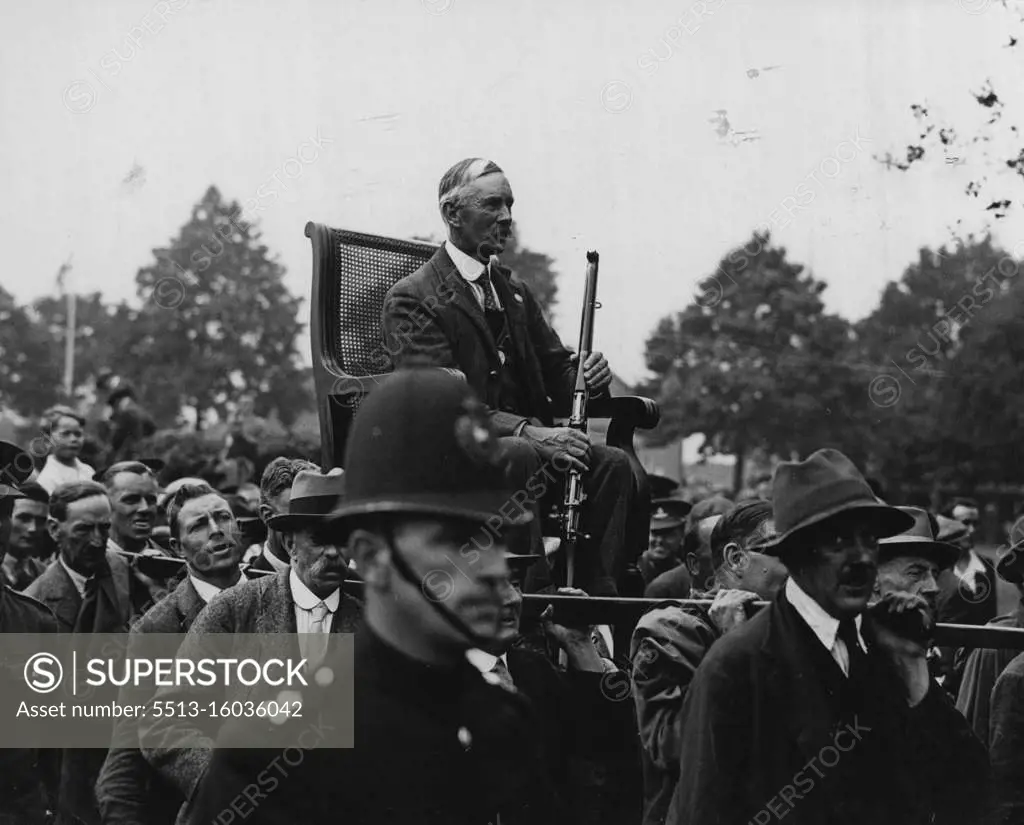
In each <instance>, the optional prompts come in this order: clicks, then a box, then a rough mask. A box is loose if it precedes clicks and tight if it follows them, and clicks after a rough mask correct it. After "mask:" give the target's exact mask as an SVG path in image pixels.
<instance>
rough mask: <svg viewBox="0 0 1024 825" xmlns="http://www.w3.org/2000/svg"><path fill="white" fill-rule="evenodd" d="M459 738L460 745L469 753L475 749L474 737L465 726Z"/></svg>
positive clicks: (460, 731) (460, 730) (461, 729)
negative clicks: (472, 748)
mask: <svg viewBox="0 0 1024 825" xmlns="http://www.w3.org/2000/svg"><path fill="white" fill-rule="evenodd" d="M458 737H459V744H460V745H462V747H463V748H465V749H466V750H467V751H468V750H469V749H470V748H471V747H473V735H472V734H471V733H470V732H469V728H467V727H465V726H463V727H461V728H459V732H458Z"/></svg>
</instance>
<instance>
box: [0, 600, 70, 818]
mask: <svg viewBox="0 0 1024 825" xmlns="http://www.w3.org/2000/svg"><path fill="white" fill-rule="evenodd" d="M57 632H58V627H57V619H56V618H55V617H54V615H53V613H51V612H50V610H49V609H47V608H46V607H45V606H43V605H42V604H40V603H39V602H37V601H35V600H34V599H30V598H29V597H28V596H25V595H22V594H21V593H16V592H15V591H14V590H11V588H9V587H7V586H6V585H0V633H57ZM18 675H19V676H20V673H19V674H18ZM5 678H6V674H5ZM59 758H60V757H59V754H58V753H57V752H54V751H43V750H36V749H34V748H4V749H0V825H38V823H41V822H45V821H46V812H47V810H51V811H52V810H55V809H56V803H57V782H58V779H57V776H58V768H59Z"/></svg>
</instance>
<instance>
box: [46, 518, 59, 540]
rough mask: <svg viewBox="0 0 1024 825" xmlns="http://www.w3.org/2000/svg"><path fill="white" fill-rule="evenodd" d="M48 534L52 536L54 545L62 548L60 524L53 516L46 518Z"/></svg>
mask: <svg viewBox="0 0 1024 825" xmlns="http://www.w3.org/2000/svg"><path fill="white" fill-rule="evenodd" d="M46 532H48V533H49V534H50V538H51V539H53V543H54V544H56V545H57V546H58V547H60V522H59V521H57V519H55V518H54V517H53V516H47V517H46Z"/></svg>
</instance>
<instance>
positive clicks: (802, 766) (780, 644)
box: [666, 450, 987, 825]
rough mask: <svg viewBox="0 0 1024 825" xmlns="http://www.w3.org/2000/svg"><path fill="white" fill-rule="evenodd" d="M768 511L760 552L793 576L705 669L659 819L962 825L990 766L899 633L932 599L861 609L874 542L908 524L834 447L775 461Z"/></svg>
mask: <svg viewBox="0 0 1024 825" xmlns="http://www.w3.org/2000/svg"><path fill="white" fill-rule="evenodd" d="M772 502H773V507H774V514H775V523H776V529H777V531H778V536H777V537H776V538H775V539H772V540H771V541H769V542H766V543H765V544H763V545H761V547H762V548H763V552H767V553H771V554H774V555H777V556H779V558H780V559H781V560H782V562H783V563H784V564H785V565H786V567H787V568H788V570H789V573H790V578H789V580H788V581H787V583H786V586H785V587H784V588H783V590H782V592H781V593H780V594H779V596H778V597H776V599H775V600H774V601H773V602H772V604H771V605H770V606H769V607H768V608H767V609H765V610H762V611H761V612H760V613H758V614H757V615H756V616H755V617H754V618H753V619H751V620H750V621H749V622H747V623H746V624H744V625H742V626H741V627H739V628H738V629H736V630H735V631H733V632H732V633H730V634H728V635H726V636H725V637H723V638H722V639H720V640H719V641H718V642H716V643H715V644H714V645H713V646H712V647H711V650H710V652H709V653H708V655H707V656H706V658H705V659H704V661H703V663H702V665H701V667H700V669H699V670H698V671H697V674H696V676H695V677H694V681H693V684H692V685H691V687H690V691H689V693H688V695H687V698H686V705H685V709H684V714H683V738H682V744H681V748H680V750H681V754H680V766H679V769H680V780H679V784H678V785H677V787H676V791H675V795H674V797H673V799H672V804H671V807H670V810H669V814H668V817H667V820H666V821H667V822H670V823H686V825H705V824H706V823H708V824H709V823H730V824H731V823H736V824H737V825H739V823H746V822H757V823H761V825H767V823H769V822H771V821H773V820H776V819H782V818H786V821H787V822H788V823H819V822H831V823H851V825H853V823H865V822H874V823H916V822H947V821H950V822H960V821H964V820H963V819H962V817H961V818H956V816H953V817H952V818H947V817H950V816H951V815H952V814H955V813H956V812H959V813H961V814H962V806H961V805H957V804H955V803H956V801H957V800H958V799H959V798H962V797H963V795H964V794H963V788H965V787H970V788H974V787H977V786H979V785H981V784H983V782H984V781H985V779H986V773H987V758H986V754H985V749H984V747H983V746H982V744H981V743H980V742H979V741H978V740H977V738H976V737H975V736H974V734H973V733H972V732H971V731H970V729H969V727H968V725H967V723H966V720H964V718H963V717H962V716H961V715H960V714H959V713H957V711H956V709H955V708H954V707H953V706H952V704H951V703H950V701H949V699H948V698H947V697H946V695H945V694H944V693H943V691H942V690H941V689H939V688H938V686H937V685H935V684H934V683H933V682H932V680H931V677H930V676H929V673H928V663H927V659H926V646H925V644H924V643H922V642H920V641H919V640H918V639H917V638H916V637H912V636H914V634H909V633H907V632H906V630H905V629H904V624H903V622H904V620H905V619H910V620H911V621H912V620H913V618H914V617H915V616H918V617H919V618H920V620H921V621H923V620H924V616H923V615H921V614H923V613H924V611H925V610H926V607H927V603H926V601H925V600H924V599H923V598H922V597H921V596H918V595H913V594H910V593H906V592H902V591H896V592H892V593H889V594H888V596H887V597H886V598H885V599H883V600H881V601H880V602H879V603H878V605H877V606H876V607H875V608H873V609H872V611H870V612H869V613H867V614H865V611H866V609H867V607H868V603H869V600H870V599H871V598H872V594H873V592H874V586H875V581H876V577H877V574H878V564H879V546H878V542H879V539H881V538H886V537H889V536H894V535H896V534H898V533H902V532H904V531H906V530H908V529H910V528H911V527H913V525H914V518H913V517H912V516H910V515H908V514H907V513H904V512H901V511H900V510H898V509H897V508H895V507H889V506H887V505H884V504H882V503H880V502H879V501H878V499H877V498H876V497H875V495H874V494H873V493H872V491H871V488H870V487H869V486H868V484H867V482H866V481H865V480H864V478H863V476H862V475H861V474H860V472H859V471H858V470H857V468H856V467H855V466H854V465H853V463H852V462H851V461H850V460H849V459H848V458H846V456H844V455H843V454H842V453H839V452H837V451H835V450H819V451H818V452H816V453H814V454H812V455H811V456H810V457H808V458H807V459H806V460H805V461H801V462H784V463H782V464H780V465H779V467H778V468H777V470H776V473H775V478H774V483H773V489H772Z"/></svg>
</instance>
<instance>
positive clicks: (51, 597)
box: [25, 550, 135, 633]
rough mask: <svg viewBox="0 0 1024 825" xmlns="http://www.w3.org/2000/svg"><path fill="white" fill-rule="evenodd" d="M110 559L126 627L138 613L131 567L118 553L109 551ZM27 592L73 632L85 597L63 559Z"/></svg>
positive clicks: (63, 629) (126, 627)
mask: <svg viewBox="0 0 1024 825" xmlns="http://www.w3.org/2000/svg"><path fill="white" fill-rule="evenodd" d="M107 562H108V563H109V564H110V573H111V578H112V579H113V581H114V590H115V592H116V594H117V601H118V608H119V609H120V612H121V615H122V616H123V619H124V628H125V630H127V629H128V623H129V622H130V621H131V619H132V617H133V615H134V614H135V608H134V605H133V602H132V586H131V571H130V570H129V569H128V564H127V563H126V562H125V561H124V560H123V559H122V558H121V557H120V556H119V555H117V554H116V553H111V552H110V551H109V550H108V551H107ZM25 595H26V596H30V597H31V598H33V599H35V600H37V601H40V602H42V603H43V604H45V605H46V606H47V607H48V608H50V610H52V611H53V614H54V615H55V616H56V617H57V622H58V623H59V624H60V629H61V630H62V631H64V632H66V633H70V632H71V631H72V630H74V629H75V619H77V618H78V611H79V609H80V608H81V607H82V597H81V596H79V595H78V590H77V589H76V588H75V583H74V582H73V581H71V576H69V575H68V573H67V571H66V570H65V569H64V565H63V564H61V563H60V561H59V560H58V561H55V562H53V563H52V564H51V565H50V566H49V567H47V568H46V571H45V572H44V573H43V575H41V576H40V577H39V578H38V579H36V580H35V581H34V582H32V584H30V585H29V586H28V587H27V588H26V589H25Z"/></svg>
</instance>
